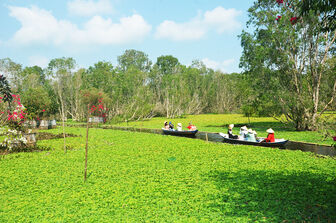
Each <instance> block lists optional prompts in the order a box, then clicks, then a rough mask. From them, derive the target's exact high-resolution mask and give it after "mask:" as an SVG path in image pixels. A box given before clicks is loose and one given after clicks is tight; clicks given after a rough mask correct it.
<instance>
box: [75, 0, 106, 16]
mask: <svg viewBox="0 0 336 223" xmlns="http://www.w3.org/2000/svg"><path fill="white" fill-rule="evenodd" d="M68 11H69V12H70V13H71V14H74V15H80V16H92V15H101V14H110V13H112V12H113V7H112V5H111V2H110V1H109V0H98V1H93V0H74V1H71V2H68Z"/></svg>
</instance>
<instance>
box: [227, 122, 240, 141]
mask: <svg viewBox="0 0 336 223" xmlns="http://www.w3.org/2000/svg"><path fill="white" fill-rule="evenodd" d="M233 127H234V124H230V125H229V128H228V135H229V138H230V139H238V136H237V135H233V132H232V129H233Z"/></svg>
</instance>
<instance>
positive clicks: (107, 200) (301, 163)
mask: <svg viewBox="0 0 336 223" xmlns="http://www.w3.org/2000/svg"><path fill="white" fill-rule="evenodd" d="M49 132H54V133H60V132H61V130H59V129H55V130H52V131H50V130H49ZM67 132H68V133H73V134H76V135H81V136H82V137H75V138H68V139H67V141H68V144H69V148H72V150H69V151H68V153H67V154H64V153H63V151H62V146H63V141H62V139H54V140H48V141H39V142H38V144H39V145H40V146H49V147H51V148H53V150H51V151H46V152H36V153H21V154H10V155H7V156H6V157H5V158H3V159H1V160H0V164H1V165H0V196H1V199H0V221H1V222H26V221H34V222H38V221H41V222H43V221H48V222H60V221H64V222H67V221H81V222H95V221H97V222H111V221H130V222H138V221H153V222H302V221H307V222H318V221H321V222H328V220H329V222H333V221H335V220H336V215H335V214H336V212H335V209H334V208H335V200H336V197H335V195H336V191H335V189H336V188H335V182H336V178H335V176H336V172H335V171H336V162H335V160H334V159H331V158H327V159H321V158H316V157H314V156H313V155H312V154H310V153H303V152H301V151H285V150H279V149H272V148H260V147H248V146H232V145H227V144H215V143H206V142H204V141H200V140H194V139H185V138H178V137H170V136H161V135H153V134H145V133H133V132H119V131H112V130H102V129H91V130H90V139H89V161H88V179H87V181H86V182H85V183H84V182H83V167H84V145H85V139H84V138H85V137H84V136H85V129H79V128H78V129H77V128H71V129H69V128H68V129H67Z"/></svg>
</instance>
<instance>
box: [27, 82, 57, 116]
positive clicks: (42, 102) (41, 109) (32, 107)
mask: <svg viewBox="0 0 336 223" xmlns="http://www.w3.org/2000/svg"><path fill="white" fill-rule="evenodd" d="M22 103H23V104H24V105H25V107H26V109H27V112H28V115H30V116H32V117H33V118H36V117H39V118H41V117H46V116H48V115H49V114H50V112H51V99H50V97H49V94H48V92H47V91H46V90H45V89H44V88H42V87H37V88H29V89H27V91H25V93H24V95H23V96H22Z"/></svg>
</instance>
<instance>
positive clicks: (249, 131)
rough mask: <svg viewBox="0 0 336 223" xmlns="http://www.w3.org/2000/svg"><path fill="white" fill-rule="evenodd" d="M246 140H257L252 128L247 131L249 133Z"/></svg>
mask: <svg viewBox="0 0 336 223" xmlns="http://www.w3.org/2000/svg"><path fill="white" fill-rule="evenodd" d="M246 141H249V142H257V139H256V137H255V135H254V132H253V130H252V129H249V130H248V131H247V134H246Z"/></svg>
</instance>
